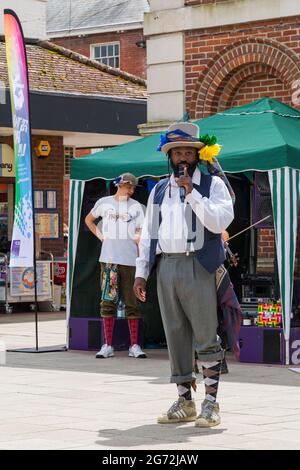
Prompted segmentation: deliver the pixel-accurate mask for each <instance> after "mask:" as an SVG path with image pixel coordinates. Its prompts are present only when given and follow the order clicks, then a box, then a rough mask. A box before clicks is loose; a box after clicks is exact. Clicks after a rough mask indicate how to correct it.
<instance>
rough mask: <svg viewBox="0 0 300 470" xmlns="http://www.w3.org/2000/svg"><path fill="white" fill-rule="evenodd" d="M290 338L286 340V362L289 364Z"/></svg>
mask: <svg viewBox="0 0 300 470" xmlns="http://www.w3.org/2000/svg"><path fill="white" fill-rule="evenodd" d="M289 352H290V340H289V339H286V340H285V364H286V365H287V366H288V365H289V364H290V354H289Z"/></svg>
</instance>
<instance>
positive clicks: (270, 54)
mask: <svg viewBox="0 0 300 470" xmlns="http://www.w3.org/2000/svg"><path fill="white" fill-rule="evenodd" d="M262 74H268V75H271V76H273V77H275V78H278V79H280V80H281V81H282V82H283V83H284V84H285V86H286V87H287V88H288V89H289V90H292V83H293V82H294V81H295V80H299V79H300V59H299V57H298V56H297V55H296V54H295V53H294V52H293V51H292V50H291V49H289V48H288V47H286V46H284V45H282V44H281V43H279V42H277V41H274V40H271V39H265V38H245V39H242V40H240V41H237V42H235V43H233V44H231V45H230V46H227V47H225V48H223V49H221V50H220V51H219V52H218V53H217V54H216V55H215V56H214V57H213V59H211V61H210V62H209V63H208V64H207V67H206V69H205V71H204V72H203V73H202V74H201V75H200V77H199V79H198V81H197V83H196V86H195V89H194V92H193V94H192V98H191V102H190V107H189V111H190V115H191V116H193V117H195V118H201V117H207V116H209V115H211V114H213V113H216V112H218V111H220V110H224V109H226V108H228V107H230V104H231V102H232V99H233V96H234V94H235V92H236V91H237V89H238V88H239V86H240V85H241V84H242V83H243V82H244V81H245V80H247V79H249V77H254V76H255V75H262ZM291 95H292V91H291Z"/></svg>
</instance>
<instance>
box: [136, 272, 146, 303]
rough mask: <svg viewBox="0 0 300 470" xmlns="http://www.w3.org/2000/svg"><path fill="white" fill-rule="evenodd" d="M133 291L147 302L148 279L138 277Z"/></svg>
mask: <svg viewBox="0 0 300 470" xmlns="http://www.w3.org/2000/svg"><path fill="white" fill-rule="evenodd" d="M133 291H134V293H135V295H136V297H137V298H138V299H139V300H141V301H142V302H146V281H145V279H143V278H142V277H136V278H135V281H134V284H133Z"/></svg>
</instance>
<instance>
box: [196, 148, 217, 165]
mask: <svg viewBox="0 0 300 470" xmlns="http://www.w3.org/2000/svg"><path fill="white" fill-rule="evenodd" d="M220 150H221V145H219V144H214V145H205V146H204V147H202V149H201V150H199V158H200V159H201V160H205V161H207V162H208V163H212V162H213V159H214V157H216V156H217V155H219V153H220Z"/></svg>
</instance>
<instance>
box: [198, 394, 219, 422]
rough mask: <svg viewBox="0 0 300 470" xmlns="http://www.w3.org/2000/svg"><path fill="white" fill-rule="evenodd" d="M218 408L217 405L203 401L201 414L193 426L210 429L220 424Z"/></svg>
mask: <svg viewBox="0 0 300 470" xmlns="http://www.w3.org/2000/svg"><path fill="white" fill-rule="evenodd" d="M219 412H220V408H219V404H218V403H213V402H211V401H209V400H204V402H203V403H202V405H201V413H200V415H199V416H198V417H197V419H196V421H195V426H197V427H199V428H212V427H213V426H217V425H218V424H220V422H221V418H220V415H219Z"/></svg>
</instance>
